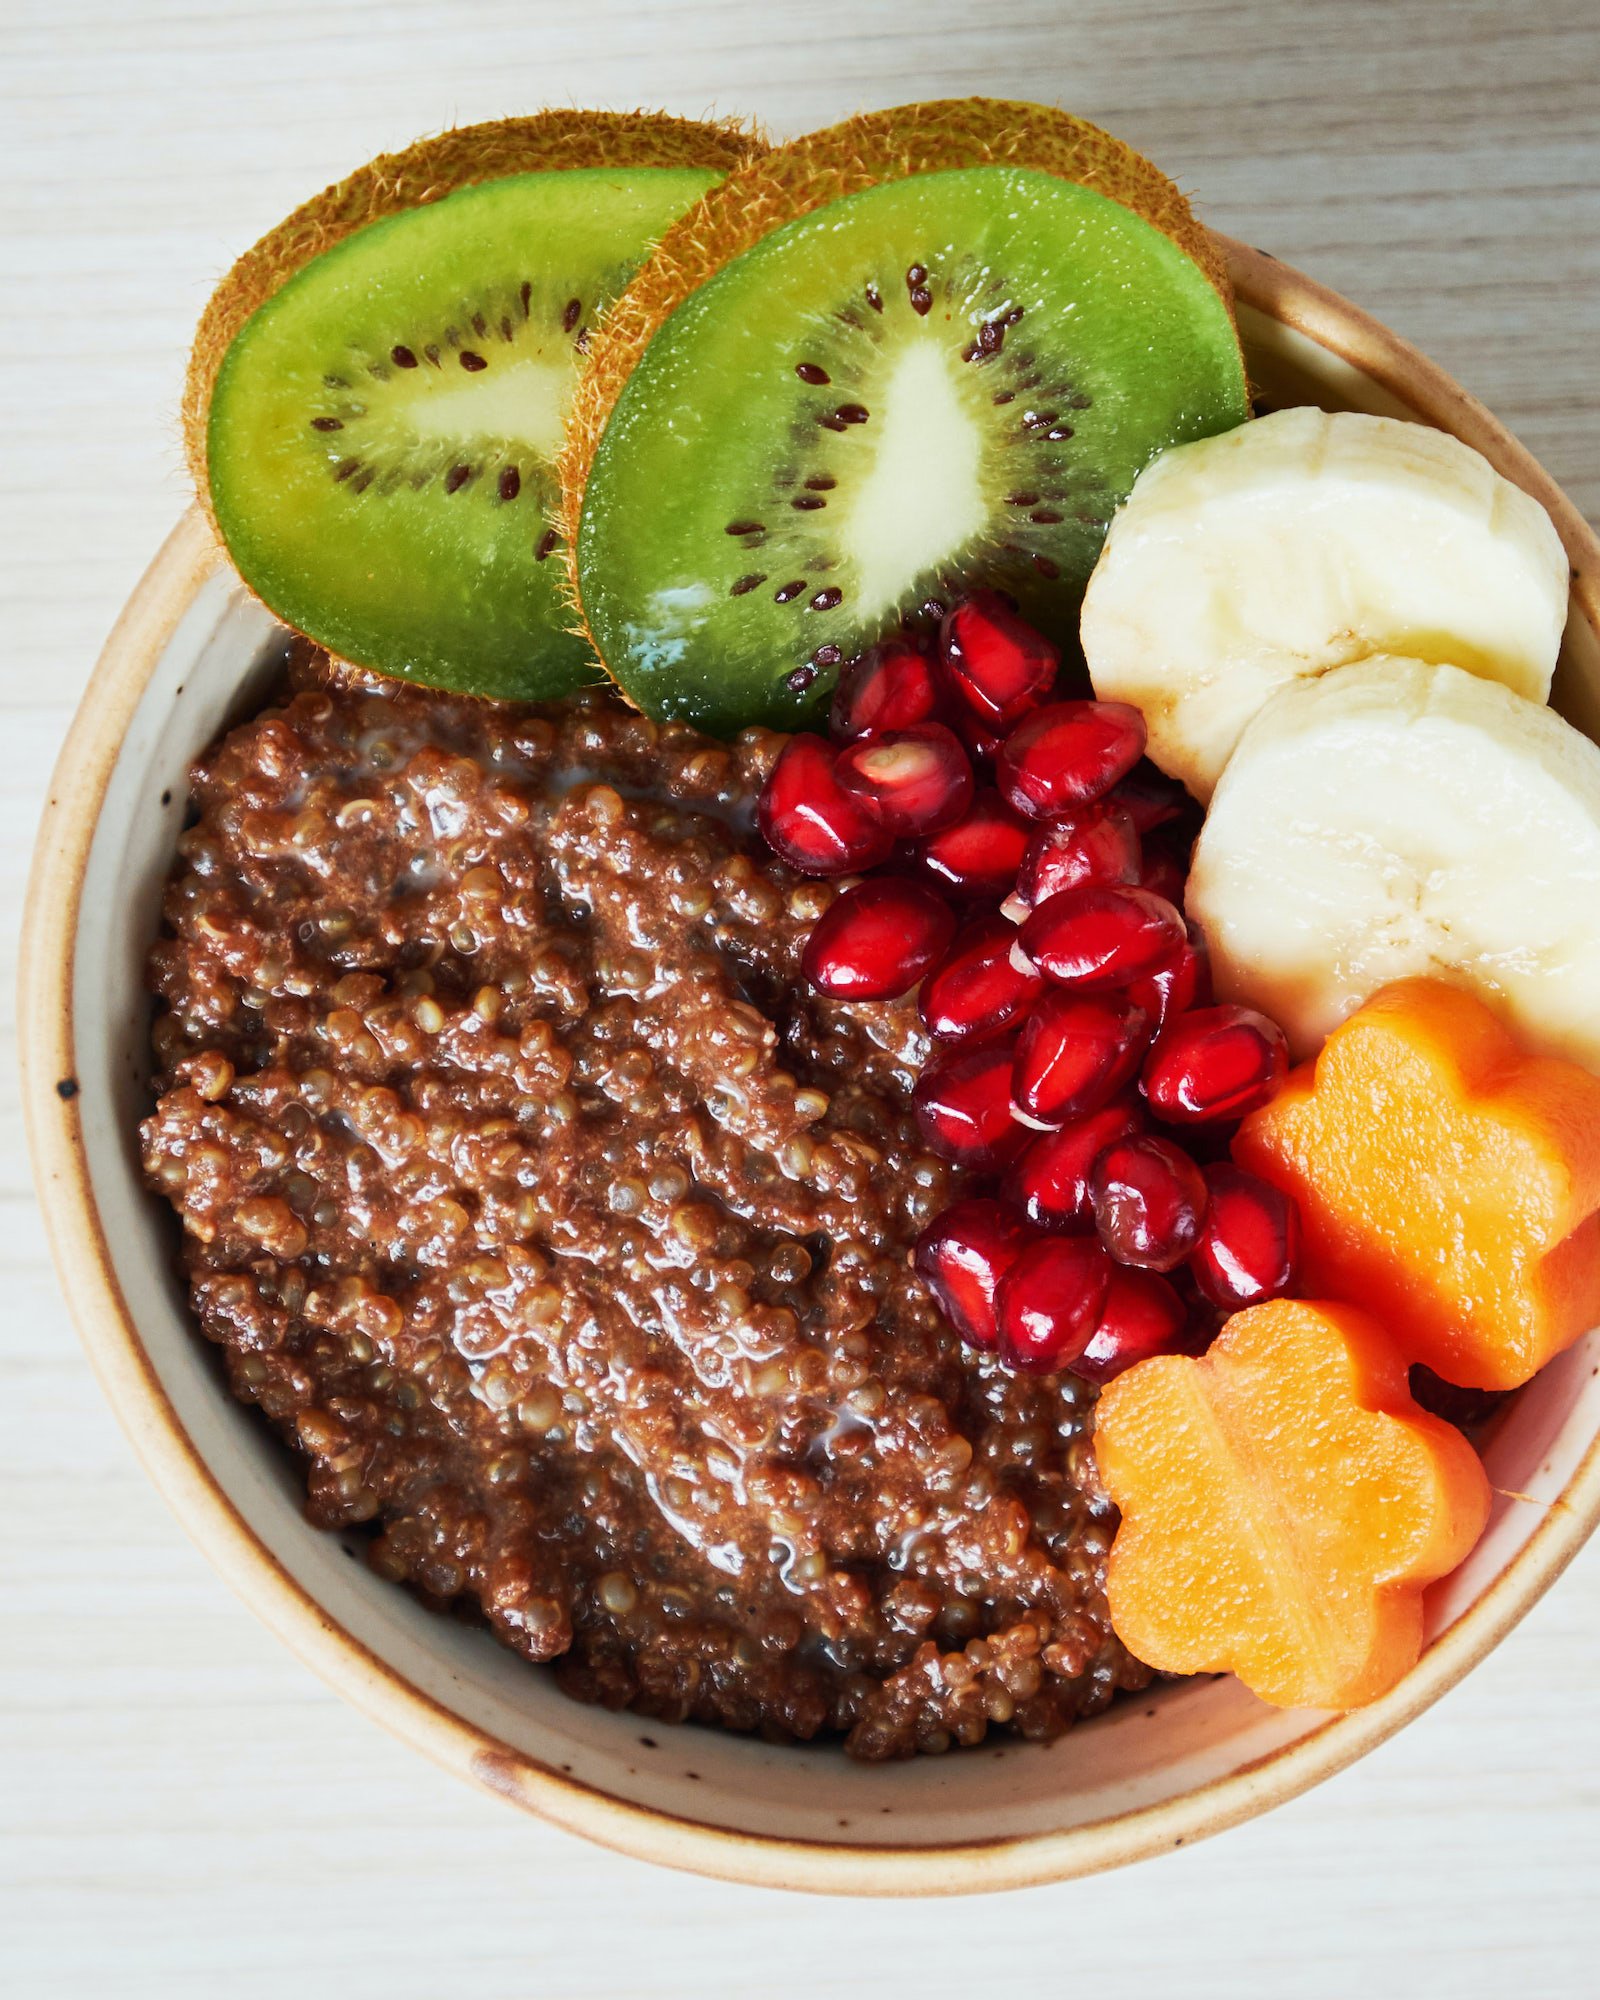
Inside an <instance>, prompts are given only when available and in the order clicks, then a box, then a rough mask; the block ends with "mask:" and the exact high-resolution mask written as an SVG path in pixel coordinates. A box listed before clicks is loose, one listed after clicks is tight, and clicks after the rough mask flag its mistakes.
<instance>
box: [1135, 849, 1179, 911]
mask: <svg viewBox="0 0 1600 2000" xmlns="http://www.w3.org/2000/svg"><path fill="white" fill-rule="evenodd" d="M1188 879H1189V847H1188V843H1187V842H1181V841H1174V840H1172V839H1170V838H1169V837H1167V836H1165V835H1162V834H1159V833H1158V834H1157V835H1156V836H1155V838H1154V839H1153V840H1150V841H1148V842H1146V844H1145V848H1144V853H1143V857H1142V859H1141V861H1140V864H1139V887H1140V888H1141V889H1148V890H1149V891H1150V893H1151V895H1152V896H1164V897H1165V898H1166V900H1167V901H1168V902H1169V903H1173V904H1175V905H1176V906H1177V907H1178V908H1179V909H1180V910H1181V909H1182V908H1183V890H1184V885H1185V883H1186V882H1187V881H1188Z"/></svg>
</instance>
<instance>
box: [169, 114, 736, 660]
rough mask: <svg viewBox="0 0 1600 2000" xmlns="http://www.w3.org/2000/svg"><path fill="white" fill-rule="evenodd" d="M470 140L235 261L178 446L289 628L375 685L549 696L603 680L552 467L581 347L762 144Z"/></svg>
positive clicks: (589, 129) (630, 133)
mask: <svg viewBox="0 0 1600 2000" xmlns="http://www.w3.org/2000/svg"><path fill="white" fill-rule="evenodd" d="M477 132H478V133H479V134H480V135H482V136H481V138H480V139H479V141H478V143H476V144H474V133H473V132H472V131H471V130H469V131H468V132H464V133H457V134H451V135H446V138H445V139H444V140H438V141H429V142H424V144H423V145H422V146H420V147H418V148H416V149H413V154H409V155H400V156H398V158H397V159H396V160H393V161H388V162H385V161H379V162H374V163H373V167H372V168H370V169H367V170H364V172H363V175H358V176H356V177H354V178H353V180H352V181H351V182H348V183H343V184H341V186H340V187H339V188H335V189H332V190H330V191H329V193H328V195H326V196H324V197H321V198H320V201H319V203H314V204H311V205H309V208H308V210H306V211H301V212H300V213H299V214H298V215H297V216H295V217H291V218H290V220H289V222H288V223H286V224H284V225H283V226H282V227H281V228H280V229H279V230H278V231H275V232H274V234H273V236H272V237H269V238H267V239H266V240H265V242H264V243H263V244H262V245H259V246H257V249H256V251H254V252H252V253H251V254H250V256H249V257H247V258H246V259H245V260H243V262H242V263H241V265H240V267H239V268H238V269H237V270H236V271H235V272H234V273H233V274H231V275H230V277H229V279H228V280H227V281H225V283H224V285H223V287H222V288H221V290H220V291H219V293H218V298H217V300H216V301H215V302H214V303H213V306H212V308H211V310H210V311H209V312H208V314H207V316H206V319H205V320H204V321H203V322H202V326H201V333H200V337H199V338H198V339H197V342H196V349H195V356H194V361H193V364H192V367H191V380H190V390H189V394H188V396H187V398H186V409H185V418H186V433H187V440H188V444H189V450H190V457H191V462H192V463H194V465H195V469H196V472H197V476H198V477H199V478H200V479H201V481H202V482H203V483H202V492H203V495H204V497H205V499H206V502H207V505H208V507H209V510H210V512H211V515H212V519H213V520H214V522H215V524H216V526H217V528H218V530H219V532H220V534H221V536H222V538H223V540H224V542H225V543H226V544H227V547H228V551H229V553H230V555H231V556H232V558H233V560H234V562H235V564H236V566H237V567H238V569H239V571H240V574H241V575H242V576H243V577H244V579H245V581H246V582H247V583H248V584H249V585H250V586H251V588H252V589H253V590H254V591H255V592H256V593H257V594H258V595H259V596H260V597H261V598H262V599H263V601H264V602H265V603H266V604H267V605H268V606H269V607H270V608H271V609H272V610H273V611H274V612H276V613H277V615H278V616H279V617H281V618H282V619H283V620H284V621H285V622H286V623H287V624H289V625H291V626H293V627H295V628H296V629H297V630H299V631H301V632H304V633H306V634H308V635H309V636H310V637H312V638H314V639H316V640H317V641H318V642H319V643H321V644H322V645H324V646H326V647H328V648H329V650H330V651H332V652H334V653H336V654H338V655H339V656H341V657H343V658H345V659H349V660H352V661H355V662H357V663H358V664H360V665H362V666H366V667H370V668H373V669H376V670H377V671H379V672H383V673H390V674H397V675H402V676H405V677H407V678H410V679H414V680H418V681H422V682H424V683H427V684H429V685H432V686H440V687H450V688H455V689H460V690H462V691H465V692H468V693H473V694H480V695H500V696H515V697H522V698H531V697H543V696H548V695H551V694H556V693H560V692H563V691H564V690H565V689H567V688H570V687H572V686H575V685H577V684H579V683H580V682H582V681H583V680H585V679H592V678H593V677H594V674H595V672H596V668H595V665H594V662H593V656H592V653H591V652H590V650H589V648H588V646H587V644H586V643H585V641H584V640H583V639H582V638H581V637H580V636H578V635H575V634H574V633H573V632H572V631H571V630H570V629H568V628H569V627H570V625H571V618H570V614H569V612H568V611H567V609H566V607H565V605H564V604H563V602H562V599H561V587H560V571H561V567H562V565H561V562H560V559H559V555H558V543H559V525H558V520H557V511H558V510H557V504H556V503H557V487H556V482H555V479H554V474H553V470H552V466H553V461H554V458H555V455H556V452H557V449H558V447H559V443H560V439H561V434H562V425H563V421H564V417H565V412H566V406H567V402H568V399H569V397H570V394H571V389H572V384H573V382H574V380H575V379H576V375H577V372H578V369H579V368H580V367H581V365H582V359H583V355H584V351H585V349H586V348H587V345H588V340H589V334H590V329H591V328H592V327H593V325H594V322H595V319H596V318H597V316H598V315H599V313H600V312H601V311H602V310H603V309H604V307H605V306H606V304H607V303H608V302H609V300H610V299H611V298H612V297H613V296H614V295H615V293H616V292H617V291H619V290H620V289H621V288H622V287H623V286H624V285H625V284H626V283H627V281H628V279H629V278H630V277H631V276H632V275H633V273H634V271H635V270H636V269H637V267H638V265H639V263H640V262H641V261H642V259H643V258H644V257H645V256H646V255H647V254H648V250H649V247H650V245H651V243H652V242H653V241H654V240H655V239H656V238H657V237H659V236H660V235H661V233H662V232H663V231H664V230H665V229H666V228H667V227H669V226H670V225H671V224H672V223H673V222H674V221H675V220H676V219H677V218H678V217H679V216H680V215H682V214H683V213H684V211H685V210H686V209H688V208H690V207H692V206H693V205H694V203H695V202H697V201H698V200H699V199H700V197H701V196H702V195H703V194H704V193H705V192H706V190H707V189H708V188H709V187H711V186H712V185H714V183H715V182H716V180H717V179H718V178H719V177H720V175H721V174H722V173H723V172H724V171H725V170H726V168H727V167H728V166H729V165H731V164H733V163H734V162H735V161H737V160H741V159H748V158H749V157H750V156H751V153H752V151H753V150H754V148H753V142H751V141H749V140H748V139H746V138H744V137H743V136H742V135H740V134H737V133H734V132H732V131H729V130H725V129H723V128H717V127H704V126H696V125H691V124H689V123H687V122H686V121H680V120H671V119H664V120H656V119H649V118H639V119H636V120H623V119H613V118H610V117H600V116H593V117H591V116H589V115H587V114H575V113H553V114H548V115H547V118H546V119H533V120H527V121H520V122H518V123H516V124H514V125H505V126H491V127H484V128H477ZM474 161H476V163H477V165H476V167H475V166H474ZM521 162H526V163H527V165H528V170H527V171H516V170H502V169H507V168H510V169H514V168H515V167H516V166H517V165H518V164H519V163H521ZM475 173H481V174H482V177H481V178H474V175H475ZM452 174H454V176H455V177H456V180H457V182H458V184H457V185H454V186H452V185H451V184H450V178H449V177H450V176H451V175H452ZM441 183H442V184H441ZM407 193H409V195H410V199H409V201H407V200H406V199H405V196H406V195H407ZM319 218H320V219H319Z"/></svg>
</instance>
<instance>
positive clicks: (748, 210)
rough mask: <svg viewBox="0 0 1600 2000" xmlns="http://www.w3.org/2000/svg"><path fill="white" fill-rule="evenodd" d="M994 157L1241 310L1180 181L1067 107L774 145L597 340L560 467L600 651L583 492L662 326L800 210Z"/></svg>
mask: <svg viewBox="0 0 1600 2000" xmlns="http://www.w3.org/2000/svg"><path fill="white" fill-rule="evenodd" d="M994 166H1000V167H1031V168H1034V169H1036V170H1037V171H1039V172H1042V173H1049V174H1056V175H1058V176H1059V177H1060V178H1061V179H1062V180H1069V181H1077V182H1078V183H1080V185H1082V186H1084V187H1087V188H1092V189H1093V190H1094V191H1095V192H1096V193H1097V194H1103V195H1106V196H1109V197H1110V199H1111V200H1113V201H1116V202H1120V203H1121V204H1122V206H1123V207H1124V208H1128V209H1132V211H1133V212H1134V214H1136V215H1138V216H1141V217H1142V218H1143V219H1144V220H1145V221H1146V222H1148V223H1151V224H1153V225H1154V227H1155V228H1157V229H1159V230H1160V231H1161V233H1162V234H1163V235H1164V236H1166V237H1169V238H1170V239H1171V241H1172V242H1174V243H1175V244H1176V245H1177V246H1178V248H1179V249H1180V250H1182V251H1183V253H1184V254H1185V255H1186V256H1187V257H1188V258H1189V259H1190V260H1191V261H1192V262H1193V263H1195V264H1197V265H1198V266H1199V267H1200V269H1201V271H1203V272H1204V274H1205V276H1206V277H1207V279H1209V281H1210V283H1211V284H1212V286H1213V287H1214V288H1215V290H1216V292H1217V294H1218V296H1219V297H1220V298H1221V300H1222V302H1223V304H1224V305H1225V306H1226V307H1227V308H1228V313H1229V317H1230V318H1231V317H1232V314H1233V293H1232V289H1231V287H1230V286H1229V283H1228V273H1227V267H1226V265H1225V264H1224V263H1223V260H1222V257H1221V255H1220V254H1219V252H1218V250H1217V247H1216V245H1215V244H1214V243H1213V242H1212V240H1211V237H1210V235H1209V234H1208V232H1207V231H1206V229H1205V228H1204V227H1203V225H1202V224H1201V223H1199V222H1197V221H1196V219H1195V217H1194V214H1193V211H1192V210H1191V209H1190V207H1189V204H1188V202H1187V201H1186V200H1185V199H1184V197H1183V195H1182V194H1181V193H1180V192H1179V190H1178V189H1177V187H1176V186H1174V184H1173V183H1172V182H1171V181H1169V180H1168V179H1167V177H1166V175H1165V174H1164V173H1162V172H1161V170H1160V169H1159V168H1158V167H1156V166H1155V165H1154V164H1153V163H1152V162H1151V161H1149V160H1147V159H1146V158H1145V157H1144V155H1143V154H1142V153H1136V152H1135V151H1134V150H1133V149H1132V147H1130V146H1126V145H1124V144H1123V142H1122V141H1121V140H1120V139H1116V138H1113V137H1112V135H1111V134H1110V133H1109V132H1104V131H1102V130H1101V129H1100V127H1099V126H1098V125H1091V124H1089V123H1088V122H1087V121H1086V120H1084V119H1082V118H1074V117H1072V116H1071V115H1070V114H1069V113H1068V112H1065V111H1057V110H1055V109H1053V108H1052V107H1051V106H1049V105H1044V104H1028V103H1025V102H1022V101H1020V100H1015V99H1010V98H998V97H951V98H940V99H934V100H930V101H929V102H927V103H924V104H904V105H899V106H897V107H895V108H893V109H891V110H887V111H869V112H864V113H862V114H861V115H860V116H858V117H855V118H849V119H846V120H845V122H844V123H843V124H842V125H831V126H829V127H827V129H826V130H824V131H821V132H812V133H809V134H807V136H806V137H805V138H803V139H796V140H793V141H791V142H790V143H789V144H788V145H785V146H778V147H775V148H774V149H773V150H772V151H771V152H768V153H765V154H763V155H761V156H760V157H758V158H756V159H754V160H752V161H751V162H750V163H749V164H748V165H746V166H744V167H742V168H740V169H738V170H737V171H735V172H733V173H730V174H729V176H728V177H727V179H726V180H724V181H721V182H720V183H719V184H718V185H717V186H716V187H714V188H713V189H712V190H711V191H710V193H709V194H707V195H706V196H705V198H704V199H703V200H702V201H701V202H700V203H699V204H698V206H697V207H695V208H692V209H690V211H689V213H688V214H687V215H686V216H684V217H683V218H682V219H681V220H680V221H679V222H676V223H675V224H674V225H673V227H672V228H671V229H669V230H668V231H667V233H666V235H665V236H663V237H662V239H661V241H660V242H659V243H658V244H657V245H656V247H655V249H654V251H653V252H652V253H651V255H650V257H649V258H648V260H647V261H646V262H645V263H644V264H643V265H642V266H641V267H640V269H639V271H638V273H637V274H636V276H635V277H634V280H633V283H632V284H631V285H629V286H628V288H627V290H626V291H624V292H623V293H622V294H621V296H620V297H618V298H617V299H615V300H613V301H612V303H611V305H610V307H609V308H608V309H607V311H606V312H605V313H604V314H603V315H602V316H601V319H600V322H599V325H598V327H597V328H596V329H595V330H594V332H593V333H592V334H591V336H590V344H589V359H588V363H587V365H586V366H585V368H584V370H583V372H582V374H581V375H580V376H579V378H578V382H577V386H576V388H575V390H574V392H573V397H572V402H571V405H570V407H569V409H568V412H567V424H566V433H565V438H564V442H563V445H562V449H561V454H560V457H559V459H558V461H557V465H556V471H557V476H558V477H559V479H560V482H561V499H560V521H561V535H562V544H563V549H562V554H563V558H564V561H565V565H566V580H567V593H568V596H569V599H570V601H571V603H572V607H573V610H574V612H575V613H576V615H577V618H578V620H579V623H580V625H581V627H582V629H583V631H584V633H585V635H586V636H587V638H588V640H589V643H590V645H591V646H593V647H594V650H595V653H596V656H597V657H603V656H601V654H600V648H599V646H598V644H596V641H595V636H594V633H593V632H592V631H591V630H590V629H589V623H588V619H587V618H586V616H585V614H584V610H583V597H582V593H581V591H580V589H579V582H578V527H579V523H580V521H581V519H582V515H583V489H584V487H585V485H586V484H587V482H588V478H589V468H590V467H591V466H592V465H593V463H594V456H595V453H596V452H597V451H598V450H599V448H600V439H601V437H602V435H603V434H604V431H605V427H606V422H607V419H608V418H609V417H610V415H611V411H612V409H613V407H614V406H615V404H616V401H617V398H618V396H620V395H621V393H622V388H623V384H624V383H625V382H626V381H627V379H628V377H629V375H630V374H632V372H633V369H634V367H635V365H636V364H637V362H638V360H639V358H640V356H641V355H642V354H643V353H644V350H645V349H646V347H648V346H649V344H650V341H651V338H652V336H653V335H654V334H655V332H656V330H657V328H658V327H660V325H661V324H662V322H663V321H664V320H665V319H666V318H667V316H668V315H669V314H670V313H671V312H673V311H674V310H675V309H676V308H677V307H678V306H680V305H682V303H683V301H684V300H685V299H686V298H688V296H689V295H690V293H691V292H694V291H697V290H698V289H699V287H700V286H701V285H703V284H704V283H705V282H706V280H707V279H708V278H710V277H713V276H714V275H715V274H716V273H717V272H718V271H720V270H721V269H722V267H723V265H725V264H728V263H731V262H732V260H733V259H734V258H735V257H738V256H740V255H742V254H743V252H744V251H746V250H748V249H750V248H751V247H752V246H753V245H754V244H756V243H759V242H760V241H761V239H762V238H763V237H765V236H769V235H770V234H771V233H772V231H773V230H774V229H777V228H779V227H780V226H781V225H782V224H784V223H786V222H792V221H793V220H794V219H795V217H796V216H800V215H808V214H809V213H810V212H811V211H812V210H813V209H817V208H822V207H825V206H826V205H827V204H828V203H829V202H832V201H837V200H839V199H840V198H841V197H842V196H844V195H849V194H858V193H860V192H861V191H862V190H863V189H866V188H871V187H877V186H879V185H880V184H882V183H883V182H885V181H897V180H908V179H910V178H911V177H912V176H913V175H915V174H928V173H939V172H942V171H946V170H948V169H950V168H961V167H994ZM1242 366H1243V362H1242V357H1241V368H1242Z"/></svg>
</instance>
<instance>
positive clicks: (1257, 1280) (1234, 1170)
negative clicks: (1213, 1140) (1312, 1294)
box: [1189, 1163, 1300, 1312]
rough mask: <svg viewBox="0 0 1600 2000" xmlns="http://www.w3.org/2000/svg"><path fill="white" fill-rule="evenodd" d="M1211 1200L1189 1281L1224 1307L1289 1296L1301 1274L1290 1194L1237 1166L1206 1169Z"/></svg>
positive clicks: (1295, 1213)
mask: <svg viewBox="0 0 1600 2000" xmlns="http://www.w3.org/2000/svg"><path fill="white" fill-rule="evenodd" d="M1206 1189H1207V1192H1208V1194H1209V1196H1210V1206H1209V1208H1208V1209H1207V1211H1206V1221H1205V1227H1204V1228H1203V1229H1202V1230H1201V1232H1200V1240H1199V1241H1198V1242H1197V1243H1196V1244H1195V1246H1194V1250H1193V1252H1192V1254H1191V1255H1190V1258H1189V1269H1190V1271H1191V1272H1192V1273H1193V1274H1194V1281H1195V1283H1196V1284H1197V1285H1198V1286H1199V1287H1200V1289H1201V1291H1202V1292H1204V1293H1205V1295H1206V1297H1207V1298H1208V1299H1210V1301H1211V1303H1212V1304H1213V1305H1216V1306H1221V1307H1222V1309H1223V1311H1224V1312H1239V1311H1240V1310H1241V1309H1242V1308H1243V1307H1245V1306H1259V1305H1264V1304H1265V1303H1266V1301H1267V1300H1268V1299H1281V1298H1286V1297H1288V1296H1289V1295H1290V1294H1291V1293H1292V1292H1293V1291H1294V1288H1295V1282H1296V1280H1297V1279H1298V1277H1299V1274H1300V1211H1299V1209H1298V1208H1297V1207H1296V1206H1295V1202H1294V1197H1293V1196H1292V1195H1287V1194H1285V1193H1284V1191H1283V1189H1282V1188H1275V1187H1273V1186H1272V1184H1271V1183H1270V1182H1269V1181H1264V1180H1261V1179H1260V1178H1259V1177H1258V1176H1257V1175H1255V1174H1247V1173H1246V1172H1245V1171H1244V1169H1243V1168H1242V1167H1235V1166H1232V1165H1229V1164H1226V1163H1225V1164H1221V1165H1218V1166H1215V1167H1210V1168H1208V1169H1207V1171H1206Z"/></svg>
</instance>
